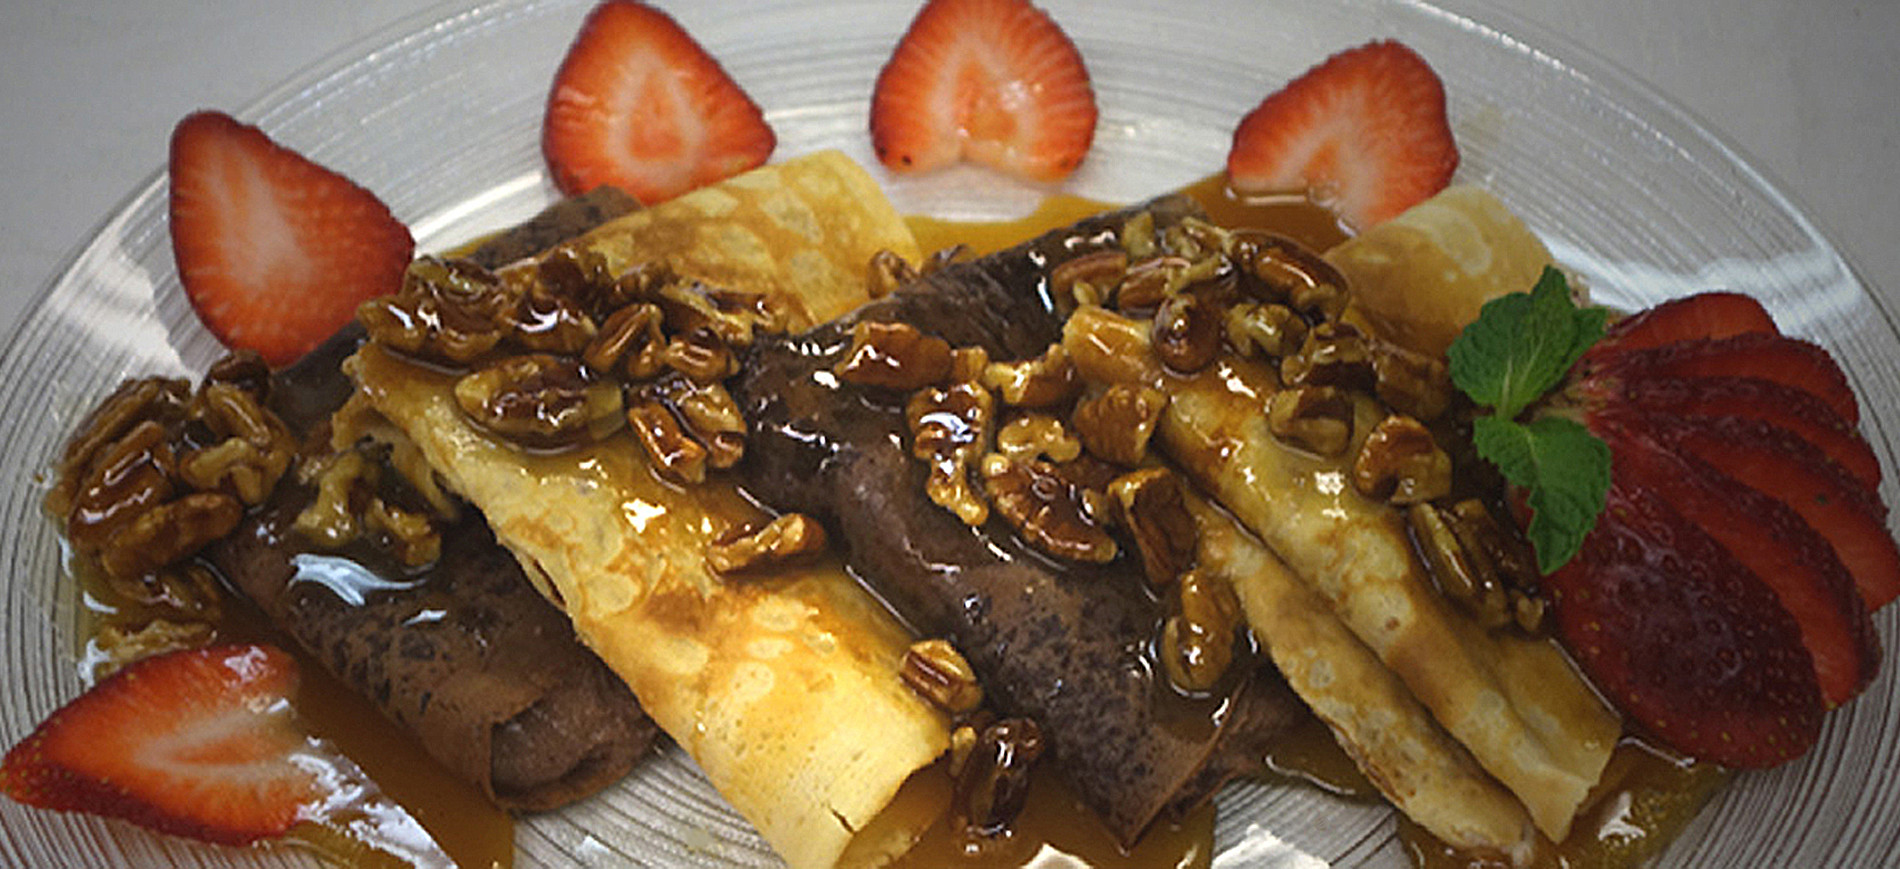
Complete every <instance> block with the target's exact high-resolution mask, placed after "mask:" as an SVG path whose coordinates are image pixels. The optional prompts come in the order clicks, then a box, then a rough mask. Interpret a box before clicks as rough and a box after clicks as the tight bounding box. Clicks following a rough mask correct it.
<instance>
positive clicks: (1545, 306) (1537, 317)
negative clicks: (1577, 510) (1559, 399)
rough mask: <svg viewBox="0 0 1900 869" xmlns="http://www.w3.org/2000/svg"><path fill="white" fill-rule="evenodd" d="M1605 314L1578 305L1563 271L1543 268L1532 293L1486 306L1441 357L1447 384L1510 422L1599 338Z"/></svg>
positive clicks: (1486, 304) (1604, 312)
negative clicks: (1448, 379)
mask: <svg viewBox="0 0 1900 869" xmlns="http://www.w3.org/2000/svg"><path fill="white" fill-rule="evenodd" d="M1608 315H1609V312H1608V311H1605V310H1604V309H1601V308H1578V307H1577V306H1576V305H1575V304H1573V303H1572V302H1571V301H1570V285H1569V282H1568V281H1565V280H1564V276H1563V273H1562V272H1559V271H1557V270H1556V269H1554V268H1551V267H1549V266H1546V267H1545V268H1544V273H1543V274H1542V275H1541V276H1540V277H1538V279H1537V286H1535V287H1533V288H1532V289H1531V291H1530V292H1529V293H1511V294H1510V295H1506V296H1501V297H1499V298H1496V299H1492V300H1491V301H1489V302H1487V303H1485V305H1484V307H1483V308H1482V309H1480V311H1479V313H1478V319H1477V320H1476V321H1474V322H1473V323H1472V324H1471V325H1469V326H1467V327H1465V330H1464V332H1463V333H1461V334H1460V335H1459V336H1458V340H1456V341H1453V342H1452V344H1451V347H1450V348H1449V349H1448V350H1447V351H1446V355H1447V356H1448V357H1449V359H1450V362H1451V380H1452V382H1453V383H1455V384H1457V386H1458V388H1459V389H1462V390H1464V393H1465V394H1466V395H1469V396H1471V399H1472V400H1473V401H1476V402H1477V403H1479V404H1482V405H1488V406H1490V407H1495V408H1497V412H1498V415H1499V416H1501V417H1504V418H1505V419H1515V418H1517V415H1518V414H1520V413H1522V412H1523V411H1524V408H1526V407H1528V406H1530V404H1531V403H1532V402H1535V401H1536V400H1537V399H1538V398H1540V397H1542V396H1543V394H1544V393H1546V392H1549V391H1550V389H1551V387H1554V386H1556V385H1557V383H1558V382H1559V381H1561V380H1562V379H1563V376H1564V373H1565V372H1566V371H1569V370H1570V366H1571V364H1572V363H1575V362H1576V361H1577V358H1578V357H1580V356H1582V355H1583V352H1584V351H1585V350H1588V349H1590V345H1592V344H1595V343H1596V341H1597V339H1598V338H1601V337H1603V327H1604V323H1605V322H1606V321H1607V318H1608Z"/></svg>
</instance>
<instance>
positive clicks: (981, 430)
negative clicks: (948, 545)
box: [904, 382, 996, 526]
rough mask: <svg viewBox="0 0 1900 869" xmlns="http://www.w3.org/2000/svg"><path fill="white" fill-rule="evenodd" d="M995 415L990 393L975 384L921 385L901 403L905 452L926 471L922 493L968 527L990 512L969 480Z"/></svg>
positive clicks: (976, 523)
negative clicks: (907, 448) (906, 435)
mask: <svg viewBox="0 0 1900 869" xmlns="http://www.w3.org/2000/svg"><path fill="white" fill-rule="evenodd" d="M995 419H996V399H995V397H994V396H992V395H991V394H990V391H989V390H987V389H984V388H983V387H982V386H979V385H977V384H975V383H968V382H960V383H954V384H951V385H949V386H931V387H926V388H924V389H920V390H918V391H917V392H915V393H913V394H912V395H911V397H910V401H908V402H906V403H905V405H904V421H905V423H906V425H907V427H908V428H909V429H910V436H911V444H910V454H911V455H912V456H914V457H916V458H918V459H920V460H922V461H924V462H925V463H926V464H927V465H928V467H929V470H930V475H929V478H928V479H927V480H926V481H925V482H924V493H925V494H926V495H928V496H929V497H930V500H931V501H932V502H933V503H935V504H937V505H938V506H940V507H943V508H944V509H946V510H949V511H950V512H952V513H954V514H956V516H957V518H959V519H962V520H963V521H964V523H965V524H967V525H971V526H976V525H981V524H983V523H984V522H985V521H987V520H988V519H989V515H990V506H989V502H987V501H986V500H984V498H983V495H982V494H981V493H980V492H978V491H977V490H976V489H975V488H974V487H972V486H971V485H970V470H971V469H972V467H973V466H974V465H975V463H976V460H977V457H979V456H981V455H983V453H984V452H985V451H987V450H988V449H989V443H990V440H991V438H992V437H993V436H994V434H993V431H992V426H993V425H994V422H995Z"/></svg>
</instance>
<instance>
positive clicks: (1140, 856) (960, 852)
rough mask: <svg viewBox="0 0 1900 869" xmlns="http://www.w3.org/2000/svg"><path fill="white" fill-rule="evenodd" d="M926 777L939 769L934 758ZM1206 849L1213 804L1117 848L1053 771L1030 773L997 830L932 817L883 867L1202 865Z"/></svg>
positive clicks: (1210, 849)
mask: <svg viewBox="0 0 1900 869" xmlns="http://www.w3.org/2000/svg"><path fill="white" fill-rule="evenodd" d="M924 774H926V775H944V776H947V775H948V773H947V772H945V771H944V770H943V767H942V765H941V764H939V765H938V766H937V767H935V768H932V769H930V770H927V771H926V772H925V773H924ZM1213 853H1214V807H1213V805H1212V804H1208V805H1204V806H1201V807H1200V808H1198V809H1196V810H1194V811H1193V812H1191V813H1190V814H1188V816H1187V817H1185V818H1182V819H1180V820H1177V821H1172V822H1168V821H1159V822H1156V824H1155V826H1154V827H1152V828H1151V829H1149V831H1148V832H1147V834H1146V835H1144V836H1142V838H1141V841H1139V842H1137V843H1135V846H1134V847H1133V848H1126V849H1124V848H1123V847H1122V846H1121V845H1120V843H1118V842H1116V841H1115V836H1114V834H1112V833H1110V832H1109V831H1108V828H1107V827H1106V826H1104V825H1103V824H1102V822H1101V821H1099V820H1097V819H1096V817H1095V813H1094V812H1093V811H1091V810H1090V809H1089V808H1088V806H1087V805H1085V804H1084V803H1083V802H1082V800H1081V798H1079V797H1077V796H1076V795H1075V792H1074V791H1072V790H1070V788H1069V786H1068V784H1067V783H1065V782H1064V781H1062V779H1061V777H1060V776H1054V775H1036V776H1033V777H1032V778H1031V780H1030V785H1029V800H1028V802H1027V803H1025V804H1024V806H1023V811H1022V814H1020V815H1017V816H1016V820H1015V821H1013V822H1011V824H1010V828H1009V829H1008V830H1007V831H1005V832H1004V833H1003V834H1002V835H1000V836H996V837H992V838H982V839H975V838H972V837H971V836H969V835H966V834H964V833H963V832H961V831H960V830H958V829H956V824H955V822H954V820H953V819H951V818H949V817H948V816H946V817H942V818H939V819H938V820H937V823H935V824H933V825H931V827H930V829H928V830H926V831H924V835H923V838H922V839H921V840H919V841H918V842H917V844H916V845H915V846H913V847H912V848H911V849H910V851H909V852H908V853H906V854H905V855H904V856H903V857H900V858H898V860H897V862H895V863H893V864H891V869H944V867H978V866H981V867H983V869H1083V867H1091V869H1207V867H1208V866H1209V864H1210V863H1211V862H1212V860H1213Z"/></svg>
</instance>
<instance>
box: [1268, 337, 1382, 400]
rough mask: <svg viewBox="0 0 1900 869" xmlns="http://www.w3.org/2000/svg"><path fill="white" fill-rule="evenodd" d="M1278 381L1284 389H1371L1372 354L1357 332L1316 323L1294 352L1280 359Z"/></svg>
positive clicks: (1372, 379) (1372, 378)
mask: <svg viewBox="0 0 1900 869" xmlns="http://www.w3.org/2000/svg"><path fill="white" fill-rule="evenodd" d="M1280 380H1281V381H1282V382H1284V383H1285V384H1287V385H1288V386H1340V387H1345V388H1347V389H1371V388H1372V387H1373V385H1374V383H1375V380H1374V377H1373V371H1372V352H1371V350H1370V349H1369V348H1368V347H1367V346H1366V340H1365V336H1363V335H1361V334H1360V333H1359V330H1357V329H1354V328H1353V327H1351V326H1348V325H1346V324H1344V323H1334V322H1325V323H1320V324H1319V325H1317V326H1314V327H1313V328H1312V329H1311V330H1309V331H1308V332H1307V333H1306V340H1305V341H1304V342H1302V343H1301V344H1300V351H1299V352H1298V353H1295V354H1294V355H1292V356H1288V357H1286V358H1284V359H1282V360H1280Z"/></svg>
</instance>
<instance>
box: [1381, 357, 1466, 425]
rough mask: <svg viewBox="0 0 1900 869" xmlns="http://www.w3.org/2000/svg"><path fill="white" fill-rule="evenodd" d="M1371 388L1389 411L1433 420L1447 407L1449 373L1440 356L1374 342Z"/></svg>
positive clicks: (1450, 389) (1449, 395)
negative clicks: (1372, 386)
mask: <svg viewBox="0 0 1900 869" xmlns="http://www.w3.org/2000/svg"><path fill="white" fill-rule="evenodd" d="M1371 351H1372V373H1373V377H1374V379H1375V380H1376V385H1375V386H1374V391H1375V392H1376V394H1377V395H1378V396H1379V400H1380V401H1383V402H1385V403H1386V404H1387V405H1388V406H1390V407H1391V408H1392V409H1393V410H1396V411H1398V412H1399V413H1403V414H1408V415H1410V416H1414V417H1417V418H1419V419H1424V420H1431V419H1437V418H1438V417H1439V416H1441V415H1443V414H1444V412H1445V409H1446V408H1448V407H1450V406H1451V396H1452V383H1451V372H1450V369H1449V368H1447V367H1446V365H1445V362H1444V360H1443V359H1440V358H1434V357H1431V356H1426V355H1425V354H1423V353H1417V352H1413V351H1411V350H1408V349H1406V348H1404V347H1400V346H1398V345H1396V344H1390V343H1387V342H1384V341H1375V342H1373V343H1372V346H1371Z"/></svg>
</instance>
